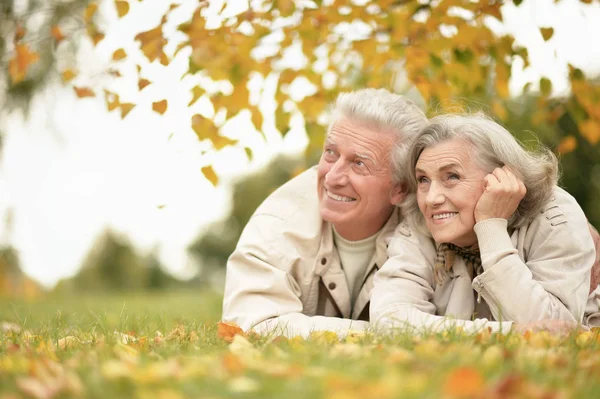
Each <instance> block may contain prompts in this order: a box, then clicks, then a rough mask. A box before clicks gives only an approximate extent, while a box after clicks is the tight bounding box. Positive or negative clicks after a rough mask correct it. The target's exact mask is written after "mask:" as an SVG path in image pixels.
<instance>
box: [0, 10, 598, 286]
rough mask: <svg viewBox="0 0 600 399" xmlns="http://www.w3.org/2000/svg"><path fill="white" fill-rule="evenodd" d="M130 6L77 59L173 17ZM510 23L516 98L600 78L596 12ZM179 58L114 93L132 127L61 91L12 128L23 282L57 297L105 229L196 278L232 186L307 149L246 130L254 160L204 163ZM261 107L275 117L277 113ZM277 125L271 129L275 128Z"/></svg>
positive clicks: (5, 201)
mask: <svg viewBox="0 0 600 399" xmlns="http://www.w3.org/2000/svg"><path fill="white" fill-rule="evenodd" d="M131 4H132V10H131V11H130V13H129V15H128V16H126V17H125V18H124V19H123V20H120V21H119V20H117V18H116V15H115V14H114V11H113V10H111V7H112V1H107V2H105V3H104V4H103V6H102V8H101V11H102V12H103V14H104V15H105V16H106V23H107V24H108V25H109V26H110V29H107V32H108V33H109V36H108V37H107V38H106V39H105V41H104V43H102V44H101V45H100V46H99V47H98V49H97V50H96V52H94V53H92V52H91V51H90V50H89V49H88V50H87V51H86V50H85V49H84V51H83V52H82V54H81V56H80V59H81V61H82V62H84V63H85V65H87V67H90V68H94V67H96V68H98V70H101V69H102V68H103V67H104V66H105V65H106V60H108V59H109V58H110V55H111V54H112V51H113V50H114V49H116V48H118V47H119V44H118V43H125V44H124V45H125V50H126V51H127V52H128V53H129V50H130V49H134V48H136V44H135V43H134V42H133V41H132V40H131V41H128V40H124V38H127V37H133V34H134V33H135V32H138V31H140V30H147V29H150V28H152V27H154V26H156V25H157V23H158V21H159V20H160V16H161V15H162V13H163V12H164V10H165V8H166V7H167V6H168V3H167V2H162V1H161V2H158V1H157V0H154V1H150V0H147V1H146V2H144V3H137V2H131ZM158 4H162V6H159V5H158ZM196 4H197V2H196V1H187V2H185V4H184V5H183V6H182V7H180V9H178V10H176V11H177V12H178V13H179V14H175V15H174V19H177V15H179V16H180V17H181V18H185V17H186V16H189V15H191V10H192V9H193V8H194V6H195V5H196ZM584 10H585V11H584ZM503 15H504V17H505V25H504V26H503V27H502V29H504V30H506V31H508V32H511V33H513V34H514V35H515V36H516V38H517V42H518V43H520V44H522V45H525V46H526V47H527V48H528V49H529V55H530V59H531V63H532V66H531V67H530V68H529V69H527V70H525V71H519V68H520V66H519V65H515V70H514V78H513V80H512V82H511V89H512V90H513V92H518V91H519V89H520V88H521V87H522V85H523V84H524V83H525V82H527V81H534V82H535V81H537V80H539V77H540V76H541V75H543V76H546V77H549V78H551V79H552V81H553V83H554V88H555V90H556V92H557V93H561V92H565V91H566V90H567V85H566V82H567V81H566V76H567V67H566V62H567V61H568V62H571V63H572V64H574V65H575V66H578V67H581V68H583V69H584V71H586V72H590V73H591V72H596V73H597V72H600V47H598V46H593V45H592V46H590V45H589V44H590V43H591V42H592V38H597V37H600V25H599V24H597V23H594V22H593V21H599V20H600V5H598V3H595V5H594V6H581V5H580V4H579V2H578V1H577V0H562V1H560V2H559V3H558V4H556V5H555V4H554V1H553V0H525V1H524V2H523V3H522V4H521V6H519V7H518V8H517V7H515V6H514V5H512V3H511V2H508V4H507V5H506V6H504V8H503ZM543 26H553V27H554V28H555V33H554V36H553V37H552V39H551V40H550V41H549V42H548V43H544V42H543V40H542V38H541V35H540V33H539V30H538V28H539V27H543ZM131 53H132V54H133V51H132V52H131ZM181 55H182V57H179V58H178V59H176V60H175V62H173V64H172V65H171V66H170V67H169V68H168V70H167V71H166V73H164V72H160V70H159V68H157V69H149V70H148V72H146V73H145V76H144V77H146V78H148V79H150V80H151V81H152V82H153V83H154V84H153V85H151V86H149V87H148V88H146V89H145V90H144V91H143V92H142V95H141V96H138V94H137V88H136V87H135V82H133V83H132V85H131V88H130V90H129V91H127V89H123V85H122V84H121V86H118V88H119V92H120V93H121V94H122V100H123V101H132V102H136V103H138V106H137V107H136V108H135V109H134V110H133V111H132V112H131V113H130V114H129V115H128V116H127V117H126V118H125V119H124V120H121V118H120V117H119V115H118V114H117V113H107V111H106V109H105V105H104V101H103V99H102V97H99V98H98V99H86V100H79V99H76V98H75V96H74V95H73V93H72V90H70V89H65V88H61V87H60V85H55V86H52V87H51V88H50V89H49V90H47V91H46V92H44V93H43V94H42V95H40V96H38V97H37V98H36V99H35V101H34V103H33V106H32V110H33V113H32V117H31V118H29V119H28V120H24V119H23V118H22V117H21V116H19V115H11V116H10V118H9V119H8V125H7V126H8V128H7V129H6V130H5V133H6V135H5V137H4V151H3V159H2V160H1V165H2V167H1V169H0V217H1V215H3V214H4V212H5V211H6V209H8V208H12V209H13V211H14V218H13V224H12V230H11V231H10V232H7V231H6V226H4V223H0V226H4V230H5V231H4V232H2V228H0V239H3V240H7V239H9V240H10V241H11V242H12V244H13V245H14V246H15V247H16V248H17V249H18V250H19V253H20V257H21V262H22V267H23V269H24V271H25V272H27V273H28V274H30V275H31V276H33V277H34V278H36V279H37V280H39V281H41V282H42V283H43V284H45V285H47V286H52V285H53V284H55V283H56V282H57V281H58V279H60V278H63V277H65V276H69V275H73V274H74V273H76V271H77V267H78V266H79V265H80V264H81V261H82V258H83V257H84V256H85V255H86V254H87V252H88V251H89V249H90V246H91V245H92V244H93V242H94V239H95V237H96V236H97V234H98V233H100V232H101V231H103V230H104V229H105V227H106V226H111V227H112V228H114V229H115V230H117V231H120V232H123V233H125V234H127V235H128V236H129V238H130V239H131V240H132V242H133V243H134V244H135V245H136V246H138V247H139V248H140V250H141V251H148V250H151V249H152V248H153V247H155V246H158V248H159V256H160V259H161V260H162V262H163V264H164V265H165V266H166V267H167V268H168V269H169V270H170V271H172V272H174V273H179V274H181V275H188V274H189V272H190V270H191V268H190V266H192V262H193V261H192V260H191V259H189V257H188V256H187V253H186V248H187V246H188V245H189V243H191V242H192V241H193V240H194V239H195V238H196V237H197V236H198V234H199V233H200V232H201V231H202V229H203V228H204V227H205V226H206V225H207V223H209V222H210V221H212V220H215V219H217V218H218V217H220V216H222V215H224V214H225V213H226V211H227V209H228V206H229V197H228V195H229V191H228V185H229V183H230V182H231V181H232V179H233V178H234V177H235V176H236V175H237V174H238V173H241V172H245V171H248V170H250V169H254V168H258V167H259V166H261V165H264V164H265V163H266V162H267V160H268V159H269V158H270V157H271V156H272V155H273V154H275V153H277V152H282V151H284V152H294V151H298V150H300V149H302V148H303V146H304V145H305V144H306V137H305V136H304V135H303V134H302V132H301V131H298V130H295V131H294V132H293V133H291V134H288V135H287V136H286V139H285V140H281V139H280V138H279V137H278V135H277V134H276V132H275V131H274V130H273V128H267V130H266V134H267V137H268V140H267V142H266V143H265V142H264V141H262V140H261V139H260V138H259V136H258V134H255V133H254V132H253V131H252V130H248V129H247V128H246V127H247V124H232V125H231V126H229V127H228V129H227V134H228V135H230V136H231V137H232V138H237V139H240V140H241V141H242V143H243V144H244V145H245V146H249V147H251V148H252V149H253V151H254V153H255V160H254V161H253V162H251V163H249V162H248V161H247V160H246V159H245V155H244V151H243V149H242V148H243V146H244V145H243V146H241V147H240V148H238V149H230V150H227V151H223V152H222V153H221V154H219V156H213V155H201V153H202V152H203V151H204V150H206V149H207V146H206V145H203V144H200V143H199V142H198V140H197V138H196V136H195V134H194V133H193V131H192V130H191V129H190V118H191V115H193V114H195V113H198V112H206V109H205V108H203V106H202V104H201V103H200V102H199V103H198V104H197V106H194V107H193V108H192V109H189V108H188V107H187V106H186V105H187V102H188V101H189V99H190V94H189V88H190V87H191V86H193V85H194V84H195V83H196V82H195V81H194V80H193V79H194V78H193V77H191V78H186V79H185V80H184V81H183V82H182V81H181V80H180V78H181V76H182V74H183V72H184V70H185V67H186V63H187V60H186V59H185V58H186V57H185V56H186V54H181ZM133 61H138V62H142V60H141V59H139V60H133ZM133 65H135V63H134V62H132V63H131V64H125V65H124V67H125V68H133ZM86 83H89V82H86ZM92 83H93V82H92ZM163 98H167V99H168V101H169V110H168V111H167V113H166V114H165V115H163V116H159V115H158V114H156V113H154V112H152V111H151V105H150V103H151V102H152V101H157V100H161V99H163ZM263 106H264V107H265V108H264V109H265V110H266V111H268V109H269V107H270V105H269V104H263ZM270 120H271V118H266V122H267V125H268V124H269V121H270ZM171 133H173V134H172V135H171ZM213 162H214V167H215V169H216V171H217V173H218V174H219V175H220V177H221V184H220V185H219V187H218V188H216V189H215V188H213V187H212V185H211V184H210V183H208V182H207V181H206V180H205V179H204V178H203V176H202V174H201V172H200V169H201V167H202V166H204V165H206V164H208V163H213ZM163 205H164V206H163ZM0 220H2V219H0Z"/></svg>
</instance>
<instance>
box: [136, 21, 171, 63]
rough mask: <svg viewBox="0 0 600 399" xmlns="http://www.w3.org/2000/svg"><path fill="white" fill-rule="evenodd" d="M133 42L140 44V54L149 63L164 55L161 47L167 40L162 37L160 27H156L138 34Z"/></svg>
mask: <svg viewBox="0 0 600 399" xmlns="http://www.w3.org/2000/svg"><path fill="white" fill-rule="evenodd" d="M135 40H138V41H139V42H140V44H141V49H142V53H144V55H145V56H146V58H148V61H150V62H152V61H154V60H155V59H157V58H161V57H162V55H163V54H164V53H163V46H164V45H165V44H166V43H167V40H166V39H165V38H164V37H163V32H162V25H158V26H157V27H156V28H153V29H150V30H149V31H145V32H141V33H138V34H137V35H136V36H135ZM161 62H162V60H161Z"/></svg>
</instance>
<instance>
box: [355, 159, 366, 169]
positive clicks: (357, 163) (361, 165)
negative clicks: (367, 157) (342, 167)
mask: <svg viewBox="0 0 600 399" xmlns="http://www.w3.org/2000/svg"><path fill="white" fill-rule="evenodd" d="M355 163H356V166H360V167H361V168H362V167H363V166H365V163H364V162H363V161H356V162H355Z"/></svg>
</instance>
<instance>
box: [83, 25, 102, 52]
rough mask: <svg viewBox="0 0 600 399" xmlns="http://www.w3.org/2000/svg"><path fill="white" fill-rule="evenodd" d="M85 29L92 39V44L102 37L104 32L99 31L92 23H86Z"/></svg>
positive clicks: (95, 43)
mask: <svg viewBox="0 0 600 399" xmlns="http://www.w3.org/2000/svg"><path fill="white" fill-rule="evenodd" d="M86 29H87V34H88V36H89V37H90V39H92V43H94V46H96V45H97V44H98V43H100V42H101V41H102V40H103V39H104V33H102V32H100V31H99V30H98V27H97V26H96V25H94V24H93V23H91V22H90V23H88V25H87V28H86Z"/></svg>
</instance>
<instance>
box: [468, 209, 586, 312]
mask: <svg viewBox="0 0 600 399" xmlns="http://www.w3.org/2000/svg"><path fill="white" fill-rule="evenodd" d="M572 202H574V199H573V200H572ZM523 228H526V229H527V231H526V233H525V234H524V235H522V234H519V235H518V238H517V239H518V240H523V247H524V251H525V257H526V259H525V260H523V259H521V258H520V257H519V254H518V253H517V250H516V249H515V247H514V244H513V243H512V241H511V238H510V237H509V235H508V232H507V222H506V220H504V219H489V220H485V221H483V222H480V223H477V224H476V225H475V232H476V234H477V239H478V242H479V248H480V250H481V260H482V264H483V268H484V272H483V273H482V274H481V275H480V276H479V277H478V278H477V281H476V282H475V284H474V287H475V289H476V290H477V291H478V292H480V293H481V296H482V297H483V298H484V299H485V300H486V302H487V303H488V305H489V306H490V309H491V311H492V314H494V317H496V318H497V319H498V318H503V319H505V320H513V321H514V322H517V323H529V322H532V321H537V320H543V319H556V320H568V321H575V322H578V323H581V322H582V320H583V315H584V311H585V305H586V301H587V299H588V294H589V289H590V271H591V268H592V265H593V264H594V260H595V248H594V243H593V241H592V237H591V235H590V232H589V229H588V225H587V220H586V218H585V215H584V214H583V211H581V209H580V208H579V206H578V205H577V204H576V203H571V204H568V205H567V204H561V206H558V205H556V204H555V203H551V204H550V206H548V207H546V209H545V210H544V212H543V213H541V214H540V215H539V216H538V217H537V218H536V219H534V221H533V222H532V223H531V224H530V225H529V226H527V227H523Z"/></svg>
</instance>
